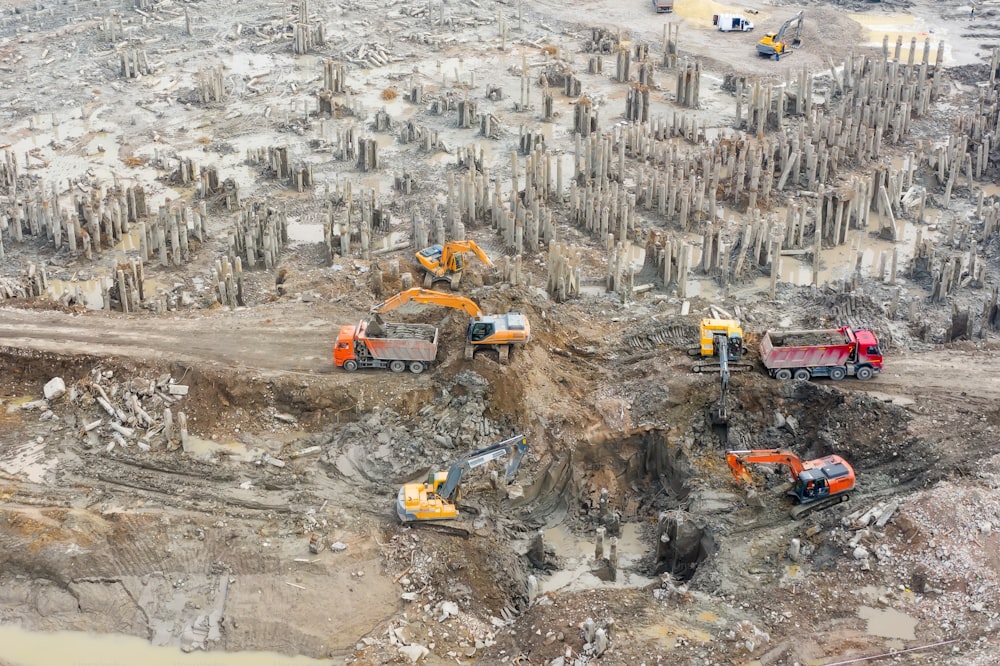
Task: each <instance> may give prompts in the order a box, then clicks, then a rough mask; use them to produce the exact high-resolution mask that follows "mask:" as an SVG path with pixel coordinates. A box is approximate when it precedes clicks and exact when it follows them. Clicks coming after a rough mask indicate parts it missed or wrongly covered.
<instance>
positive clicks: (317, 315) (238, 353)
mask: <svg viewBox="0 0 1000 666" xmlns="http://www.w3.org/2000/svg"><path fill="white" fill-rule="evenodd" d="M310 316H311V317H312V318H311V319H304V318H303V316H302V313H301V312H299V313H297V314H294V313H293V312H291V311H288V310H287V308H284V307H283V306H281V305H276V306H265V307H258V308H254V309H253V310H247V311H241V312H235V313H234V312H224V311H218V312H215V313H213V314H212V315H209V316H206V315H196V316H189V317H185V316H175V317H172V318H158V319H156V320H153V319H150V318H146V317H137V318H127V317H121V316H114V315H102V314H91V313H87V314H80V315H75V314H65V313H62V312H38V311H21V310H14V309H9V308H8V309H0V346H5V347H11V348H15V349H31V350H36V351H46V352H52V353H63V354H79V353H89V354H94V355H96V356H123V357H127V358H135V359H140V360H142V359H146V360H151V359H159V360H169V361H181V362H185V361H188V362H199V363H211V364H213V365H216V366H219V367H223V368H232V369H237V370H249V371H254V372H260V373H263V374H289V373H296V374H297V373H306V374H310V375H331V377H340V376H346V375H343V373H339V372H337V371H336V369H335V368H334V367H333V364H332V361H331V359H330V349H331V345H332V342H333V338H334V336H335V335H336V331H335V329H336V327H337V325H338V323H337V322H340V321H341V320H343V321H347V319H344V317H343V316H342V315H338V314H337V313H335V312H334V311H332V310H331V309H330V307H329V306H324V305H323V304H316V305H315V307H313V308H311V312H310ZM125 322H127V325H125ZM220 332H221V333H222V335H219V333H220ZM369 374H370V373H369ZM998 376H1000V355H998V354H997V353H996V350H995V349H992V348H991V347H987V348H984V349H982V350H966V349H960V350H944V351H942V350H936V351H930V352H906V353H903V354H902V355H900V356H895V355H893V356H890V357H889V358H888V360H887V362H886V371H885V372H884V373H883V374H882V375H880V376H879V377H877V378H876V379H875V380H874V381H872V382H870V383H867V384H865V383H862V382H847V383H845V384H844V386H845V387H846V386H847V385H848V384H850V387H851V388H852V389H855V390H864V391H866V392H869V393H873V394H878V395H882V396H884V397H886V398H887V399H888V398H903V399H904V401H906V400H913V401H917V402H919V401H922V400H925V399H936V400H945V401H946V402H948V403H953V404H963V403H964V404H968V405H970V406H971V405H983V406H988V405H990V404H996V401H997V400H1000V384H998V383H997V382H996V381H995V378H996V377H998Z"/></svg>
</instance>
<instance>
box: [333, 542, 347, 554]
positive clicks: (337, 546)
mask: <svg viewBox="0 0 1000 666" xmlns="http://www.w3.org/2000/svg"><path fill="white" fill-rule="evenodd" d="M330 550H332V551H333V552H335V553H341V552H343V551H345V550H347V544H346V543H344V542H343V541H334V542H333V543H331V544H330Z"/></svg>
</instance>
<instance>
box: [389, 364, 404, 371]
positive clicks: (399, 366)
mask: <svg viewBox="0 0 1000 666" xmlns="http://www.w3.org/2000/svg"><path fill="white" fill-rule="evenodd" d="M389 369H390V370H392V371H393V372H402V371H403V370H406V363H405V362H404V361H391V362H390V363H389Z"/></svg>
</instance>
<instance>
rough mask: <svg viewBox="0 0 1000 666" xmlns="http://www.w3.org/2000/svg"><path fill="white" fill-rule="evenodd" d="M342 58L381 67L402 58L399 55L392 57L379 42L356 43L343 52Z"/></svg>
mask: <svg viewBox="0 0 1000 666" xmlns="http://www.w3.org/2000/svg"><path fill="white" fill-rule="evenodd" d="M344 58H345V59H347V60H348V61H349V62H351V63H354V64H355V65H361V66H363V67H382V66H383V65H387V64H389V63H390V62H398V61H401V60H403V58H400V57H393V56H391V55H389V52H388V51H387V50H386V48H385V47H384V46H382V45H381V44H375V43H371V44H358V45H357V46H356V47H354V48H353V49H350V50H349V51H346V52H345V53H344Z"/></svg>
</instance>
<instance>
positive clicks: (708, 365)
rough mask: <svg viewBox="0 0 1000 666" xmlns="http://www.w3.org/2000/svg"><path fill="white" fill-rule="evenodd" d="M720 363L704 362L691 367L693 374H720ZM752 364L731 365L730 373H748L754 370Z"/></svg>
mask: <svg viewBox="0 0 1000 666" xmlns="http://www.w3.org/2000/svg"><path fill="white" fill-rule="evenodd" d="M719 365H720V364H719V363H713V362H712V361H702V362H700V363H695V364H694V365H692V366H691V372H719ZM753 367H754V366H753V364H752V363H732V362H730V363H729V372H746V371H748V370H753Z"/></svg>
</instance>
